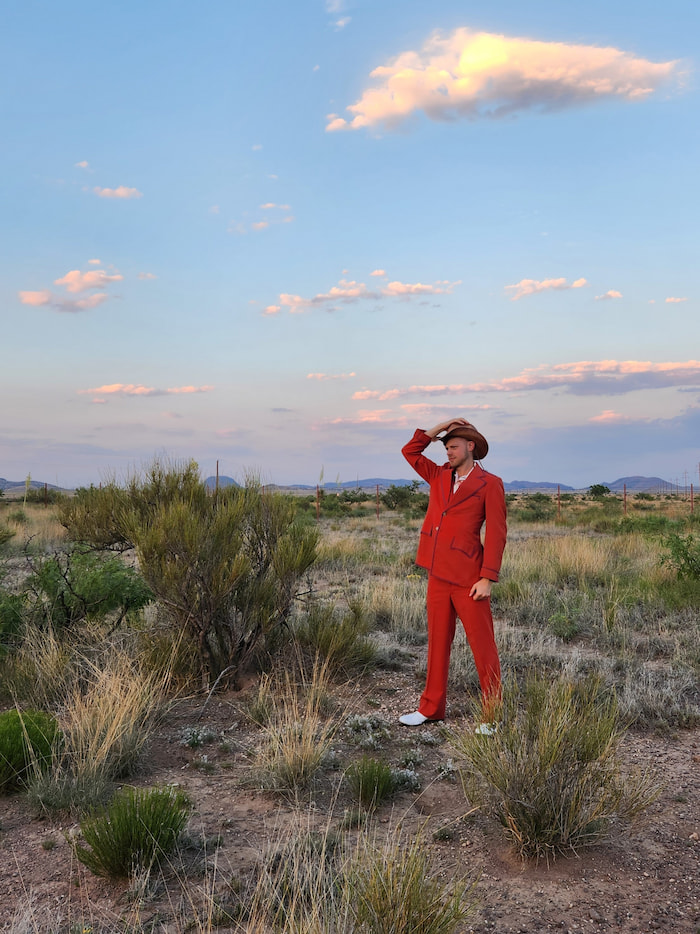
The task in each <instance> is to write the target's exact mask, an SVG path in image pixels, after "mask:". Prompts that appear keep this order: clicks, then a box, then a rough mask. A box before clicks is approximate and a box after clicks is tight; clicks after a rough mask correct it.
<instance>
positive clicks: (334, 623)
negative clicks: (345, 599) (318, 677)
mask: <svg viewBox="0 0 700 934" xmlns="http://www.w3.org/2000/svg"><path fill="white" fill-rule="evenodd" d="M366 636H367V623H366V621H365V619H364V617H363V614H362V610H361V608H360V606H359V604H355V603H352V604H351V605H350V610H349V611H348V612H347V613H345V614H344V615H342V616H341V615H340V614H338V612H337V611H336V609H335V607H333V606H312V607H311V608H310V609H309V610H308V612H307V613H305V614H304V615H303V616H300V617H299V618H298V619H297V621H296V623H295V625H294V638H295V640H296V642H297V645H298V646H299V648H300V650H301V652H302V653H303V654H304V655H305V656H306V657H307V659H308V660H309V661H310V662H311V663H313V662H315V661H316V660H317V659H320V660H322V661H323V662H324V663H325V665H326V668H327V670H328V672H329V673H330V674H337V673H340V672H343V671H348V670H352V669H358V668H366V667H367V666H369V665H371V664H372V662H373V661H374V659H375V657H376V649H375V647H374V646H373V645H372V643H371V642H369V641H368V639H367V638H366Z"/></svg>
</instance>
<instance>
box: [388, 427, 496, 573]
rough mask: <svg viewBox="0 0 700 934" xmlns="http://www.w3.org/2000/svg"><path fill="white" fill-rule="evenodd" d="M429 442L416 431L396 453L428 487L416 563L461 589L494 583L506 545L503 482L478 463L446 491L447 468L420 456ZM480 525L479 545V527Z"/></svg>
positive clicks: (448, 483)
mask: <svg viewBox="0 0 700 934" xmlns="http://www.w3.org/2000/svg"><path fill="white" fill-rule="evenodd" d="M431 442H432V438H430V436H429V435H426V433H425V432H424V431H423V430H422V429H420V428H419V429H418V430H417V431H416V433H415V434H414V435H413V437H412V438H411V440H410V441H409V442H408V444H407V445H406V446H405V447H404V448H402V451H401V453H402V454H403V456H404V457H405V458H406V460H407V461H408V463H409V464H410V465H411V467H413V469H414V470H415V471H416V473H417V474H418V475H419V476H421V477H422V478H423V479H424V480H425V481H426V483H429V484H430V501H429V503H428V511H427V513H426V516H425V521H424V522H423V527H422V529H421V533H420V540H419V544H418V554H417V555H416V564H417V565H419V566H420V567H423V568H427V569H428V571H430V573H431V574H432V575H433V576H434V577H439V578H440V579H441V580H445V581H449V583H451V584H457V585H459V586H461V587H471V586H472V584H475V583H476V581H477V580H479V578H481V577H487V578H488V579H489V580H492V581H497V580H498V573H499V571H500V569H501V559H502V557H503V549H504V548H505V544H506V499H505V494H504V492H503V481H502V480H501V478H500V477H497V476H495V475H494V474H492V473H488V472H487V471H485V470H484V469H483V467H482V466H481V464H479V463H475V464H474V470H472V472H471V474H470V475H469V477H468V478H467V479H466V480H463V481H462V483H461V484H460V489H459V490H458V491H457V493H454V494H453V493H452V485H453V477H452V468H451V467H450V465H449V464H443V465H442V466H438V465H437V464H436V463H434V462H433V461H431V460H430V459H429V458H427V457H424V456H423V451H424V450H425V448H427V447H428V445H429V444H430V443H431ZM484 523H486V532H485V536H484V544H483V545H482V544H481V528H482V526H483V525H484Z"/></svg>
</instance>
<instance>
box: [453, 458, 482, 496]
mask: <svg viewBox="0 0 700 934" xmlns="http://www.w3.org/2000/svg"><path fill="white" fill-rule="evenodd" d="M451 482H452V478H451V475H450V483H451ZM485 483H486V479H485V478H484V469H483V467H481V466H480V465H479V464H474V470H472V472H471V473H470V474H469V476H468V477H467V479H466V480H463V481H462V482H461V483H460V485H459V489H458V490H457V492H456V493H453V494H452V498H451V499H450V506H456V505H457V504H458V503H462V502H464V500H465V499H469V497H470V496H473V495H474V493H476V492H478V491H479V490H480V489H481V488H482V487H483V486H484V485H485Z"/></svg>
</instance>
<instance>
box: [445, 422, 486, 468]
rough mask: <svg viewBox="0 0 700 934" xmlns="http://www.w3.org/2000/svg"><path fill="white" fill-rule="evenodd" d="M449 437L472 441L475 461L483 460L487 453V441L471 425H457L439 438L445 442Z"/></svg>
mask: <svg viewBox="0 0 700 934" xmlns="http://www.w3.org/2000/svg"><path fill="white" fill-rule="evenodd" d="M450 438H466V439H467V441H473V442H474V460H475V461H480V460H483V459H484V458H485V457H486V455H487V454H488V453H489V443H488V441H487V440H486V438H485V437H484V436H483V435H482V434H481V433H480V432H478V431H477V430H476V428H475V427H474V426H473V425H459V426H458V427H457V428H453V429H452V431H449V432H448V433H447V434H446V435H443V436H442V438H441V439H440V440H441V441H442V443H443V444H447V442H448V441H449V440H450Z"/></svg>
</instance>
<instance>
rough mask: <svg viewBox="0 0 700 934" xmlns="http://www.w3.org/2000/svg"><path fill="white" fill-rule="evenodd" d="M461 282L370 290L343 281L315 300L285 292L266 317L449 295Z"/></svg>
mask: <svg viewBox="0 0 700 934" xmlns="http://www.w3.org/2000/svg"><path fill="white" fill-rule="evenodd" d="M459 284H460V280H457V281H456V282H449V281H447V280H446V279H444V280H440V281H438V282H435V283H433V284H432V285H430V284H424V283H422V282H398V281H396V282H390V283H389V284H388V285H387V286H385V287H384V288H381V289H369V288H368V287H367V285H366V284H365V283H364V282H356V281H354V280H352V279H341V280H340V282H339V283H338V285H334V286H332V287H331V288H330V289H329V290H328V291H327V292H319V293H318V294H317V295H314V296H313V297H312V298H303V297H302V296H301V295H293V294H291V293H289V292H282V293H281V295H280V297H279V299H278V304H276V305H268V306H267V307H268V308H270V309H274V310H273V311H269V312H268V311H267V310H266V312H265V313H266V314H276V313H277V311H279V310H280V308H287V309H289V313H290V314H301V313H302V312H305V311H309V310H311V309H312V308H314V307H323V306H327V305H330V306H334V305H337V304H350V303H353V302H358V301H363V300H367V301H378V300H380V299H382V298H411V297H413V296H415V295H449V294H451V293H452V291H453V289H454V288H455V286H457V285H459Z"/></svg>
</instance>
